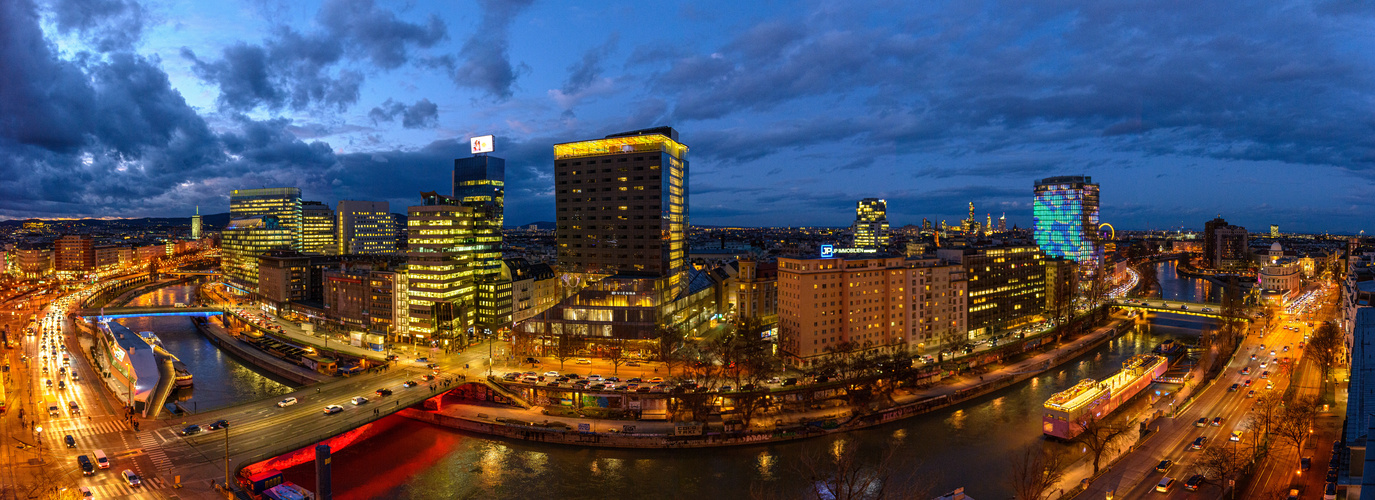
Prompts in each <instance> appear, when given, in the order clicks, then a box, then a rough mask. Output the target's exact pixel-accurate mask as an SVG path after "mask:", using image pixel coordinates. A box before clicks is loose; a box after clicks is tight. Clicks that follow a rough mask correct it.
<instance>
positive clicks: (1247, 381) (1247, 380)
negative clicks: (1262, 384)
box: [1242, 378, 1251, 387]
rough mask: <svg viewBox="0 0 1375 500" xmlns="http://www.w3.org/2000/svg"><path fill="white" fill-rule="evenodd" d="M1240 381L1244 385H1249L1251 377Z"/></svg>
mask: <svg viewBox="0 0 1375 500" xmlns="http://www.w3.org/2000/svg"><path fill="white" fill-rule="evenodd" d="M1242 382H1243V383H1244V384H1245V385H1246V387H1251V379H1249V378H1248V379H1246V380H1244V381H1242Z"/></svg>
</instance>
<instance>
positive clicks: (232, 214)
mask: <svg viewBox="0 0 1375 500" xmlns="http://www.w3.org/2000/svg"><path fill="white" fill-rule="evenodd" d="M229 218H230V221H229V226H228V227H226V228H225V230H224V233H223V242H222V243H221V245H220V246H221V249H222V251H221V255H222V258H221V262H222V266H221V267H223V268H224V271H225V275H227V276H228V277H229V278H230V279H231V280H233V281H236V282H238V284H240V285H242V286H243V287H244V288H246V289H249V290H256V289H257V288H258V257H259V256H261V255H262V254H264V253H267V252H268V251H271V250H295V251H298V252H299V251H301V241H302V229H303V228H302V226H303V224H302V222H303V216H302V208H301V189H300V188H264V189H235V190H233V191H230V193H229Z"/></svg>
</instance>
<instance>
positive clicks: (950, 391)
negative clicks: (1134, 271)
mask: <svg viewBox="0 0 1375 500" xmlns="http://www.w3.org/2000/svg"><path fill="white" fill-rule="evenodd" d="M1131 324H1132V322H1131V320H1128V319H1125V318H1122V317H1119V316H1114V317H1112V318H1110V320H1109V322H1108V324H1107V325H1105V326H1102V327H1099V328H1097V329H1095V330H1094V331H1093V332H1091V333H1089V334H1086V335H1082V336H1080V337H1079V338H1076V339H1073V340H1069V341H1066V342H1064V343H1063V344H1060V345H1057V346H1056V347H1054V348H1052V349H1048V350H1046V351H1043V352H1040V353H1037V354H1035V355H1032V356H1028V357H1027V358H1025V359H1022V360H1019V361H1016V362H1012V363H1009V364H1002V365H994V367H993V368H992V369H990V370H988V371H985V372H983V373H980V374H968V375H957V376H953V377H949V378H946V379H944V380H942V381H941V382H938V383H936V384H935V385H932V386H929V387H925V388H920V389H910V390H905V389H900V390H899V391H898V392H897V393H896V394H895V395H894V400H895V401H896V404H895V405H894V406H892V407H889V408H885V409H882V410H879V411H875V412H868V413H863V414H860V413H857V412H856V411H855V410H854V409H853V408H849V407H837V408H827V409H818V410H807V411H794V412H784V413H765V414H760V415H757V416H756V417H755V418H753V419H752V420H753V422H752V424H751V425H750V426H749V428H748V429H745V430H740V431H733V432H714V431H708V432H701V431H700V430H697V431H694V432H691V433H683V431H684V428H683V426H682V423H681V422H668V421H643V420H612V419H594V418H586V417H566V416H556V415H545V414H544V413H543V412H542V409H541V408H539V407H535V408H530V409H524V408H516V407H510V406H503V405H497V404H487V403H476V402H473V401H468V400H462V399H459V398H457V397H454V396H452V395H451V394H450V393H443V394H440V395H439V396H436V397H435V398H432V399H431V401H429V402H427V403H426V405H425V406H424V409H422V408H409V409H405V410H402V411H401V412H400V413H399V414H400V415H402V416H405V417H408V418H411V419H415V420H419V421H424V422H429V423H432V424H435V425H440V426H444V427H449V428H454V429H459V430H465V431H469V432H476V433H481V434H487V435H494V436H502V437H506V438H511V439H522V440H527V441H536V442H546V443H563V444H571V445H577V446H598V447H607V448H693V447H719V446H737V445H751V444H760V443H772V442H781V441H789V440H794V439H803V438H809V437H816V436H823V435H828V434H835V433H841V432H847V431H851V430H856V429H863V428H866V427H872V426H877V425H882V424H885V423H889V422H895V421H898V420H902V419H905V418H909V417H912V416H916V415H920V414H923V413H927V412H930V411H935V410H938V409H941V408H945V407H948V406H951V405H954V404H958V403H962V402H964V401H968V400H970V399H974V398H977V397H980V396H984V395H986V394H989V393H992V392H995V391H997V390H1000V389H1003V388H1006V387H1009V386H1011V385H1014V384H1017V383H1019V382H1022V381H1024V380H1027V379H1029V378H1031V377H1034V376H1036V375H1039V374H1041V373H1043V372H1045V371H1046V370H1049V369H1051V368H1054V367H1056V366H1059V365H1061V364H1063V363H1065V362H1067V361H1070V360H1072V359H1074V358H1076V357H1078V356H1080V355H1082V354H1084V353H1086V352H1089V351H1091V350H1092V349H1094V348H1096V347H1098V346H1099V345H1101V344H1103V343H1104V342H1107V341H1108V340H1110V339H1111V338H1113V337H1115V336H1116V335H1118V334H1120V333H1122V332H1123V331H1125V330H1127V329H1128V328H1130V326H1131ZM775 392H783V391H775ZM826 421H833V422H834V425H826V426H824V427H823V426H822V425H819V424H820V423H821V422H826ZM680 433H681V434H685V435H680Z"/></svg>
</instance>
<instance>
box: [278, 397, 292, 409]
mask: <svg viewBox="0 0 1375 500" xmlns="http://www.w3.org/2000/svg"><path fill="white" fill-rule="evenodd" d="M294 404H296V398H286V399H283V400H281V401H278V402H277V407H278V408H286V407H288V406H291V405H294Z"/></svg>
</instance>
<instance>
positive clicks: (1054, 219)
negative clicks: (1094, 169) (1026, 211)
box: [1032, 176, 1102, 263]
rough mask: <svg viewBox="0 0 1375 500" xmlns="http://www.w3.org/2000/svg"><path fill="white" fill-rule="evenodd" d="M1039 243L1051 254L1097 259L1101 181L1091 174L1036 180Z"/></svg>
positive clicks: (1034, 210) (1081, 260) (1035, 215)
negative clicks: (1089, 175)
mask: <svg viewBox="0 0 1375 500" xmlns="http://www.w3.org/2000/svg"><path fill="white" fill-rule="evenodd" d="M1032 217H1033V219H1034V221H1035V228H1036V229H1035V237H1036V244H1037V245H1039V246H1040V247H1041V250H1042V251H1044V252H1045V253H1046V256H1047V257H1055V258H1063V259H1070V260H1073V261H1075V262H1079V263H1085V262H1096V261H1097V260H1098V259H1099V258H1101V255H1102V254H1101V251H1100V250H1099V246H1098V185H1097V184H1094V183H1093V180H1092V179H1091V178H1090V177H1088V176H1064V177H1050V178H1046V179H1041V180H1038V181H1036V200H1035V202H1034V204H1033V206H1032Z"/></svg>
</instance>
